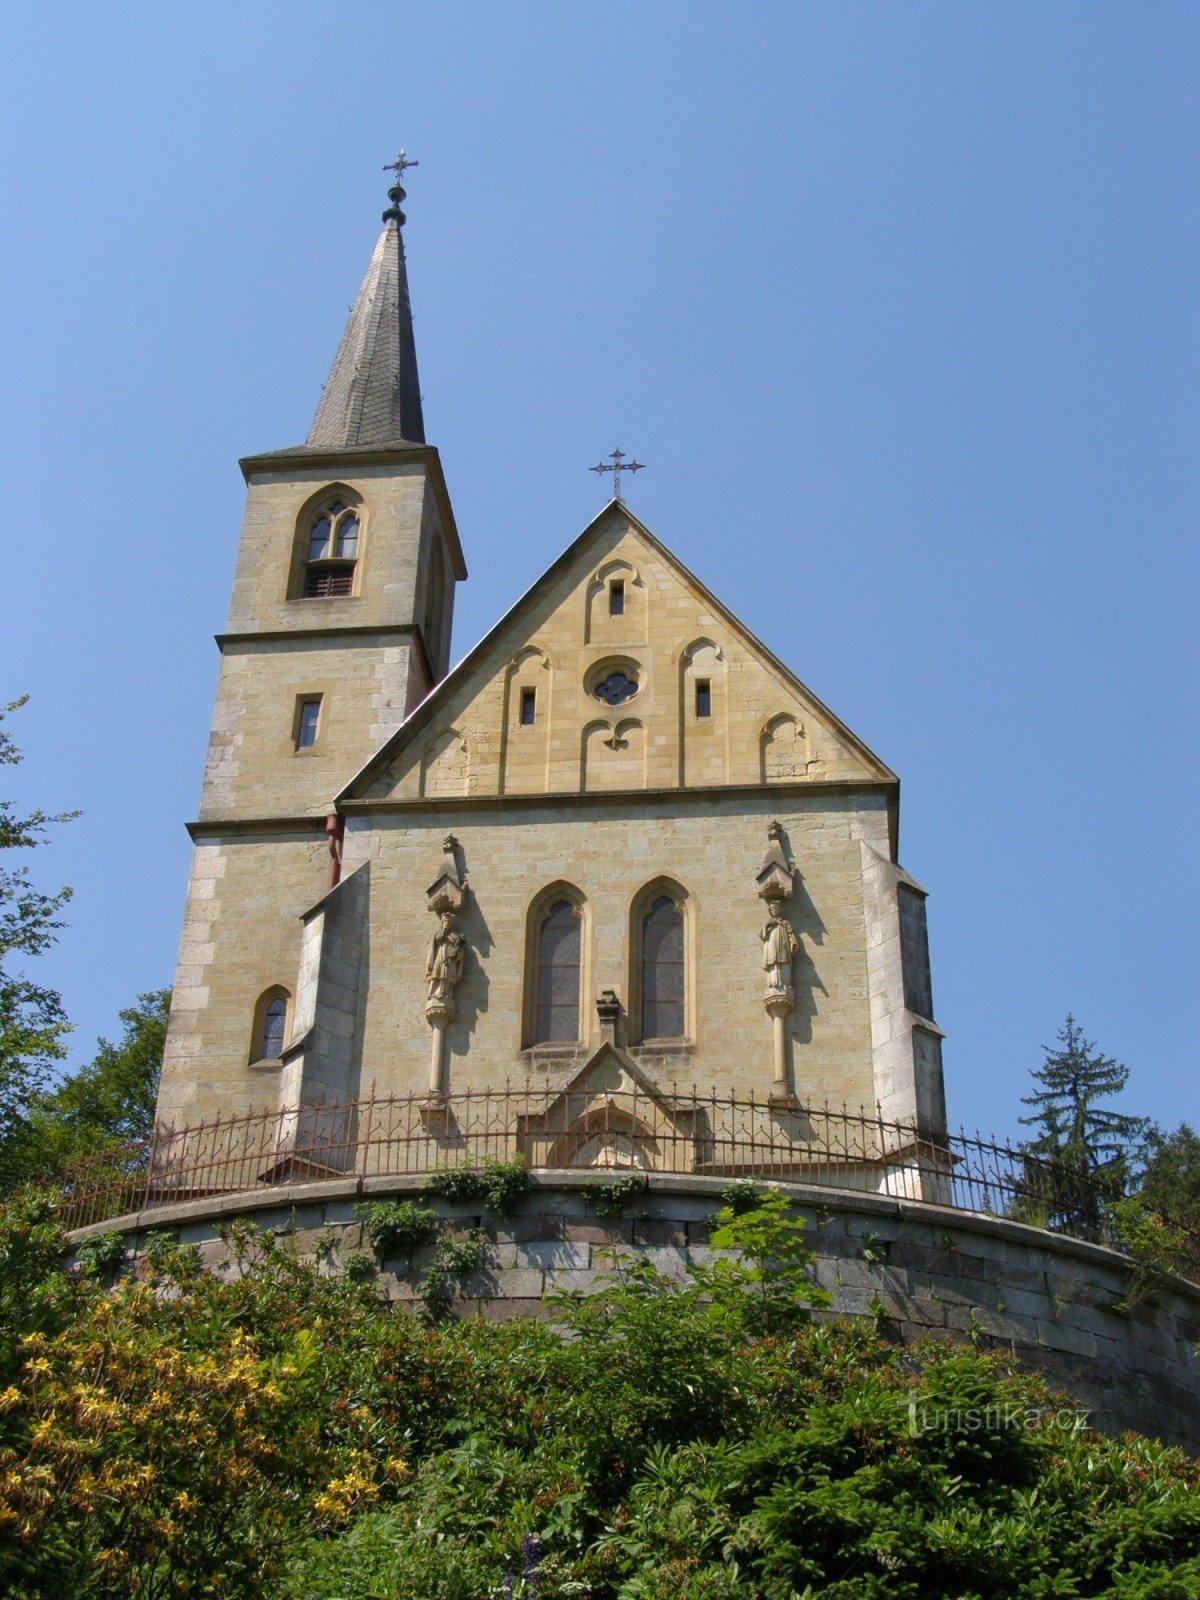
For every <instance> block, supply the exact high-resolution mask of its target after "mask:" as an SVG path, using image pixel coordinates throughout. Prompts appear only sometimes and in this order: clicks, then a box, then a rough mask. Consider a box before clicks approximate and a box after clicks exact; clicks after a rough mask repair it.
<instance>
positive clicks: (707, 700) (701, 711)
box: [696, 678, 712, 717]
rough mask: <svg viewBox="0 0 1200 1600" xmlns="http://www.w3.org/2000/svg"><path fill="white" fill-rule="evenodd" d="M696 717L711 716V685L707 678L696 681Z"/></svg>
mask: <svg viewBox="0 0 1200 1600" xmlns="http://www.w3.org/2000/svg"><path fill="white" fill-rule="evenodd" d="M696 715H697V716H698V717H711V716H712V684H711V683H710V681H709V680H708V679H707V678H697V679H696Z"/></svg>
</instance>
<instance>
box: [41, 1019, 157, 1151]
mask: <svg viewBox="0 0 1200 1600" xmlns="http://www.w3.org/2000/svg"><path fill="white" fill-rule="evenodd" d="M170 1004H171V991H170V990H169V989H154V990H152V991H151V992H150V993H149V994H142V995H139V996H138V1000H137V1004H136V1005H134V1006H130V1007H129V1008H128V1009H127V1010H125V1011H122V1012H120V1013H119V1016H120V1019H121V1022H122V1024H123V1025H124V1030H125V1031H124V1033H123V1035H122V1037H121V1038H120V1040H118V1042H117V1043H116V1044H113V1043H111V1042H110V1041H109V1040H108V1039H99V1040H97V1043H96V1054H95V1057H94V1058H93V1059H92V1060H91V1061H89V1062H88V1063H87V1065H86V1066H83V1067H81V1068H80V1069H79V1071H78V1072H76V1073H73V1074H72V1075H71V1076H70V1077H68V1078H65V1079H64V1080H63V1082H62V1083H60V1084H58V1085H57V1086H56V1087H55V1088H53V1089H51V1090H49V1091H47V1092H45V1093H43V1094H41V1095H39V1096H38V1098H37V1099H36V1100H35V1101H34V1103H33V1104H32V1106H31V1107H30V1110H29V1114H28V1116H27V1118H26V1126H25V1132H24V1136H23V1138H22V1140H21V1145H20V1159H19V1161H16V1162H15V1163H14V1166H15V1167H16V1168H17V1169H18V1170H17V1171H16V1172H15V1173H14V1176H15V1177H17V1178H18V1179H20V1180H32V1179H37V1178H48V1177H51V1176H53V1175H54V1174H55V1173H58V1172H61V1171H62V1170H63V1169H64V1168H66V1167H69V1166H71V1165H72V1164H73V1163H74V1162H76V1161H81V1160H83V1159H84V1158H85V1157H87V1156H94V1155H97V1154H103V1152H104V1151H105V1149H107V1148H111V1147H112V1146H114V1145H119V1144H124V1143H125V1142H127V1141H128V1140H131V1139H147V1138H149V1136H150V1134H151V1133H152V1132H153V1129H154V1107H155V1103H156V1102H157V1100H158V1080H159V1077H160V1075H161V1073H162V1057H163V1045H164V1043H165V1042H166V1037H167V1016H168V1012H169V1010H170Z"/></svg>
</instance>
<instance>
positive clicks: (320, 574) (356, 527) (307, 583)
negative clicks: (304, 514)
mask: <svg viewBox="0 0 1200 1600" xmlns="http://www.w3.org/2000/svg"><path fill="white" fill-rule="evenodd" d="M359 532H360V523H359V518H358V513H357V511H355V509H354V508H353V506H349V505H347V504H346V502H345V501H344V500H334V501H333V503H332V504H331V505H327V506H323V507H322V508H321V509H320V510H319V511H318V512H317V514H316V516H315V517H314V518H313V521H312V524H311V526H310V528H309V531H308V561H307V563H306V566H305V572H304V594H305V598H306V599H310V600H314V599H316V600H328V599H333V598H336V597H338V596H340V595H348V594H350V593H351V592H352V591H353V588H354V564H355V562H356V561H357V560H358V536H359Z"/></svg>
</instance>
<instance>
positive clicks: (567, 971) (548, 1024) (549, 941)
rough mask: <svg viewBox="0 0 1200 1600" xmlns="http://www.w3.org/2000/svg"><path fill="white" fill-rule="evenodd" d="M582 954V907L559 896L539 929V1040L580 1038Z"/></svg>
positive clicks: (536, 1032)
mask: <svg viewBox="0 0 1200 1600" xmlns="http://www.w3.org/2000/svg"><path fill="white" fill-rule="evenodd" d="M582 954H583V938H582V918H581V916H580V912H579V907H578V906H575V905H572V904H571V902H570V901H569V900H567V899H559V900H555V901H554V903H553V904H552V905H551V906H549V907H548V908H547V909H546V911H545V912H544V913H543V915H542V918H541V921H540V923H539V925H538V930H537V972H536V975H535V978H536V995H535V1004H534V1033H533V1042H534V1043H535V1044H558V1043H564V1044H567V1043H572V1044H573V1043H574V1042H575V1041H576V1040H577V1039H578V1038H579V969H580V964H581V960H582Z"/></svg>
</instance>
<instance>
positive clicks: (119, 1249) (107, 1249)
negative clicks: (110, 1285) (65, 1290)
mask: <svg viewBox="0 0 1200 1600" xmlns="http://www.w3.org/2000/svg"><path fill="white" fill-rule="evenodd" d="M75 1261H76V1263H77V1265H78V1267H79V1270H80V1271H81V1272H91V1273H97V1274H99V1275H100V1276H102V1277H103V1276H105V1275H107V1274H112V1273H114V1272H119V1271H120V1270H121V1268H122V1267H123V1266H124V1265H125V1240H124V1237H123V1236H122V1235H121V1234H119V1233H118V1232H117V1231H116V1229H115V1228H109V1229H108V1230H107V1232H105V1233H94V1234H92V1236H91V1237H90V1238H89V1239H85V1240H84V1241H83V1243H82V1244H81V1245H80V1246H79V1248H78V1250H76V1252H75Z"/></svg>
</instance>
